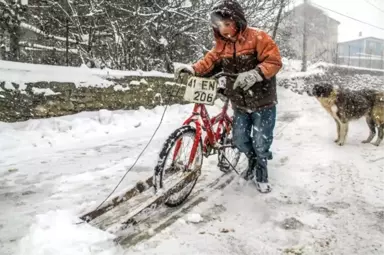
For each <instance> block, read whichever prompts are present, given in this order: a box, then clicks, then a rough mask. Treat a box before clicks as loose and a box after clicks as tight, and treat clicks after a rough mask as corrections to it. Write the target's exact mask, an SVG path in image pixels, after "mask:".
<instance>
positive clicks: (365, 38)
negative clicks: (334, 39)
mask: <svg viewBox="0 0 384 255" xmlns="http://www.w3.org/2000/svg"><path fill="white" fill-rule="evenodd" d="M367 39H375V40H379V41H383V42H384V39H382V38H378V37H374V36H368V37H361V38H357V39H353V40H348V41H344V42H339V44H343V43H350V42H357V41H363V40H367Z"/></svg>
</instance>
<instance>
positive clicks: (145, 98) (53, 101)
mask: <svg viewBox="0 0 384 255" xmlns="http://www.w3.org/2000/svg"><path fill="white" fill-rule="evenodd" d="M113 81H114V82H115V83H116V85H113V86H110V87H105V88H99V87H76V86H75V84H74V83H59V82H37V83H28V84H25V85H26V89H24V90H19V89H18V88H19V85H18V84H14V83H13V84H12V86H13V87H12V88H11V87H10V85H7V86H5V82H0V121H5V122H15V121H23V120H28V119H32V118H47V117H54V116H63V115H69V114H74V113H78V112H81V111H95V110H100V109H108V110H118V109H126V110H132V109H138V108H139V106H144V107H146V108H153V107H155V106H156V105H160V104H164V103H166V104H183V103H186V102H184V101H183V100H182V96H181V95H183V93H184V90H185V88H184V87H180V86H177V85H175V83H174V82H173V81H172V80H171V79H167V78H160V77H154V78H153V77H149V78H143V77H127V78H123V79H116V80H113ZM178 90H179V91H178ZM177 91H178V94H179V96H174V95H175V93H176V92H177ZM170 94H173V96H169V95H170Z"/></svg>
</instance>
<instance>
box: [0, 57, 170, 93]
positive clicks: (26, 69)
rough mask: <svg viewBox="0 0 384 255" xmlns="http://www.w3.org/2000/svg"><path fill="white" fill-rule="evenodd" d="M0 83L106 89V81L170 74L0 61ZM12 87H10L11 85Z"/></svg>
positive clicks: (108, 83) (21, 85)
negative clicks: (51, 84)
mask: <svg viewBox="0 0 384 255" xmlns="http://www.w3.org/2000/svg"><path fill="white" fill-rule="evenodd" d="M0 73H1V76H0V83H1V82H6V86H9V85H7V84H12V83H15V84H17V85H19V88H18V89H19V90H23V89H25V85H26V84H27V83H36V82H42V81H45V82H65V83H74V84H75V85H76V87H88V86H95V87H108V86H111V85H114V84H115V83H114V82H112V81H109V80H107V79H113V78H122V77H127V76H139V77H166V78H172V77H173V76H172V74H166V73H161V72H156V71H151V72H143V71H120V70H110V69H90V68H88V67H87V66H84V65H83V66H81V67H67V66H54V65H39V64H29V63H19V62H12V61H3V60H0ZM11 86H12V85H11ZM11 86H10V87H11ZM12 87H13V86H12Z"/></svg>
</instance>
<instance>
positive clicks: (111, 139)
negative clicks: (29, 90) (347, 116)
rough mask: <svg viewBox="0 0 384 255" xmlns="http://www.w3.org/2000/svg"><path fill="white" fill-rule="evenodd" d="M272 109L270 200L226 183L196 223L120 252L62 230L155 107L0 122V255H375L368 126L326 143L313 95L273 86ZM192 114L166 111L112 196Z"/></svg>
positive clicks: (111, 173) (380, 177) (383, 215)
mask: <svg viewBox="0 0 384 255" xmlns="http://www.w3.org/2000/svg"><path fill="white" fill-rule="evenodd" d="M279 101H280V103H279V105H278V122H277V126H276V133H275V142H274V144H273V152H274V160H273V161H271V162H270V181H271V183H272V185H273V192H272V193H271V194H267V195H261V194H260V193H258V192H257V191H256V190H255V189H254V187H253V186H252V185H251V184H243V183H241V182H238V181H236V182H233V183H232V184H231V185H230V186H228V187H227V188H225V189H224V190H219V191H217V192H215V193H213V194H210V196H209V197H208V198H207V199H208V200H207V201H206V202H203V203H201V204H199V205H198V206H196V207H195V208H193V209H192V211H191V213H197V214H200V215H201V216H202V217H203V221H202V222H200V223H189V222H186V221H185V219H179V220H178V221H177V222H176V223H175V224H173V225H171V226H169V227H167V228H166V229H164V230H163V231H162V232H161V233H159V234H157V235H156V236H154V237H153V238H152V239H150V240H148V241H145V242H143V243H140V244H138V245H136V246H134V247H131V248H129V249H128V250H124V249H123V247H115V246H114V245H113V244H112V242H111V241H110V239H108V238H110V236H108V235H107V234H106V233H102V232H99V231H97V230H95V229H93V228H91V227H89V226H87V225H74V224H71V223H73V222H76V217H75V216H76V215H79V214H81V213H82V212H84V211H85V210H89V208H93V207H95V206H97V205H98V203H100V202H101V201H102V200H103V199H104V198H105V196H106V195H108V194H109V192H110V191H111V190H112V189H113V188H114V185H116V183H117V182H118V181H119V179H120V178H121V176H122V175H123V174H124V172H125V170H126V168H127V167H130V166H131V164H132V163H133V162H134V160H135V159H136V156H137V155H138V154H139V153H140V151H141V149H142V148H143V147H144V146H145V144H146V142H147V141H148V140H149V138H150V136H151V135H152V132H153V131H154V129H155V128H156V125H157V123H158V121H159V120H160V116H161V113H162V110H163V108H162V107H158V108H156V109H155V110H143V109H142V110H139V111H125V112H124V111H121V112H113V115H111V114H110V113H108V112H104V111H102V112H101V113H83V114H79V115H76V116H75V117H74V116H70V117H64V118H54V119H49V120H34V121H29V122H26V123H18V124H5V123H2V124H0V140H1V141H2V142H1V144H0V149H1V151H2V153H1V155H0V208H1V212H2V213H1V214H0V254H5V255H8V254H19V255H24V254H34V255H40V254H55V255H57V254H103V255H107V254H108V255H110V254H113V255H117V254H119V255H120V254H167V255H170V254H263V255H264V254H284V253H285V254H337V255H341V254H364V255H366V254H383V253H384V247H383V245H382V243H383V241H382V240H384V225H383V220H384V192H383V189H384V167H383V166H384V156H383V151H384V150H383V145H381V146H380V147H375V146H373V145H370V144H361V143H360V141H361V140H363V139H365V138H366V136H367V133H368V129H367V127H366V124H365V121H364V120H359V121H357V122H354V123H352V124H351V126H350V133H349V136H348V140H347V143H346V145H345V146H344V147H339V146H336V145H335V144H334V143H333V140H334V138H335V135H336V133H335V124H334V121H333V120H332V119H331V118H330V117H329V116H328V115H327V113H325V111H324V110H323V109H321V108H320V106H319V104H318V103H317V102H316V101H315V100H314V99H313V98H309V97H307V96H299V95H296V94H294V93H292V92H290V91H288V90H285V89H281V88H279ZM213 109H214V110H217V108H214V107H213ZM190 111H191V106H190V105H189V106H172V107H171V108H170V109H169V110H168V112H167V114H166V118H165V120H164V124H163V125H162V127H161V129H160V130H159V133H158V135H157V136H156V137H155V139H154V141H153V143H152V144H151V146H150V147H149V148H148V149H147V152H146V153H145V154H144V155H143V158H142V159H140V160H139V162H138V164H137V167H136V168H135V169H134V170H133V172H132V173H130V174H128V176H127V179H126V180H125V181H124V182H123V183H122V185H121V187H122V188H126V187H128V186H129V185H130V184H132V183H135V182H136V181H137V180H139V179H143V178H145V177H148V176H149V175H150V174H152V168H153V165H154V163H155V161H156V154H157V152H158V150H159V149H160V147H161V145H162V142H163V141H164V139H165V138H166V136H167V135H168V134H169V133H170V132H171V131H172V130H173V129H175V128H176V127H177V126H179V125H180V123H181V122H182V120H183V119H185V118H186V117H187V115H188V114H189V112H190ZM3 141H4V142H3ZM215 163H216V161H215V158H214V157H213V159H210V160H209V161H206V164H205V166H206V168H205V170H206V172H205V176H204V178H205V179H206V178H210V177H212V178H214V177H215V176H217V172H216V171H215V169H216V167H215V165H214V164H215ZM119 190H120V189H119ZM119 190H118V191H119ZM118 191H117V192H118ZM185 218H187V216H185ZM223 228H225V229H227V230H229V231H223V230H222V229H223ZM290 248H292V252H291V253H289V252H288V251H289V250H288V249H290Z"/></svg>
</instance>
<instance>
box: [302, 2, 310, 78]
mask: <svg viewBox="0 0 384 255" xmlns="http://www.w3.org/2000/svg"><path fill="white" fill-rule="evenodd" d="M307 6H308V0H304V31H303V56H302V66H301V71H302V72H306V71H307V46H308V45H307V44H308V14H307V10H308V9H307Z"/></svg>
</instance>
